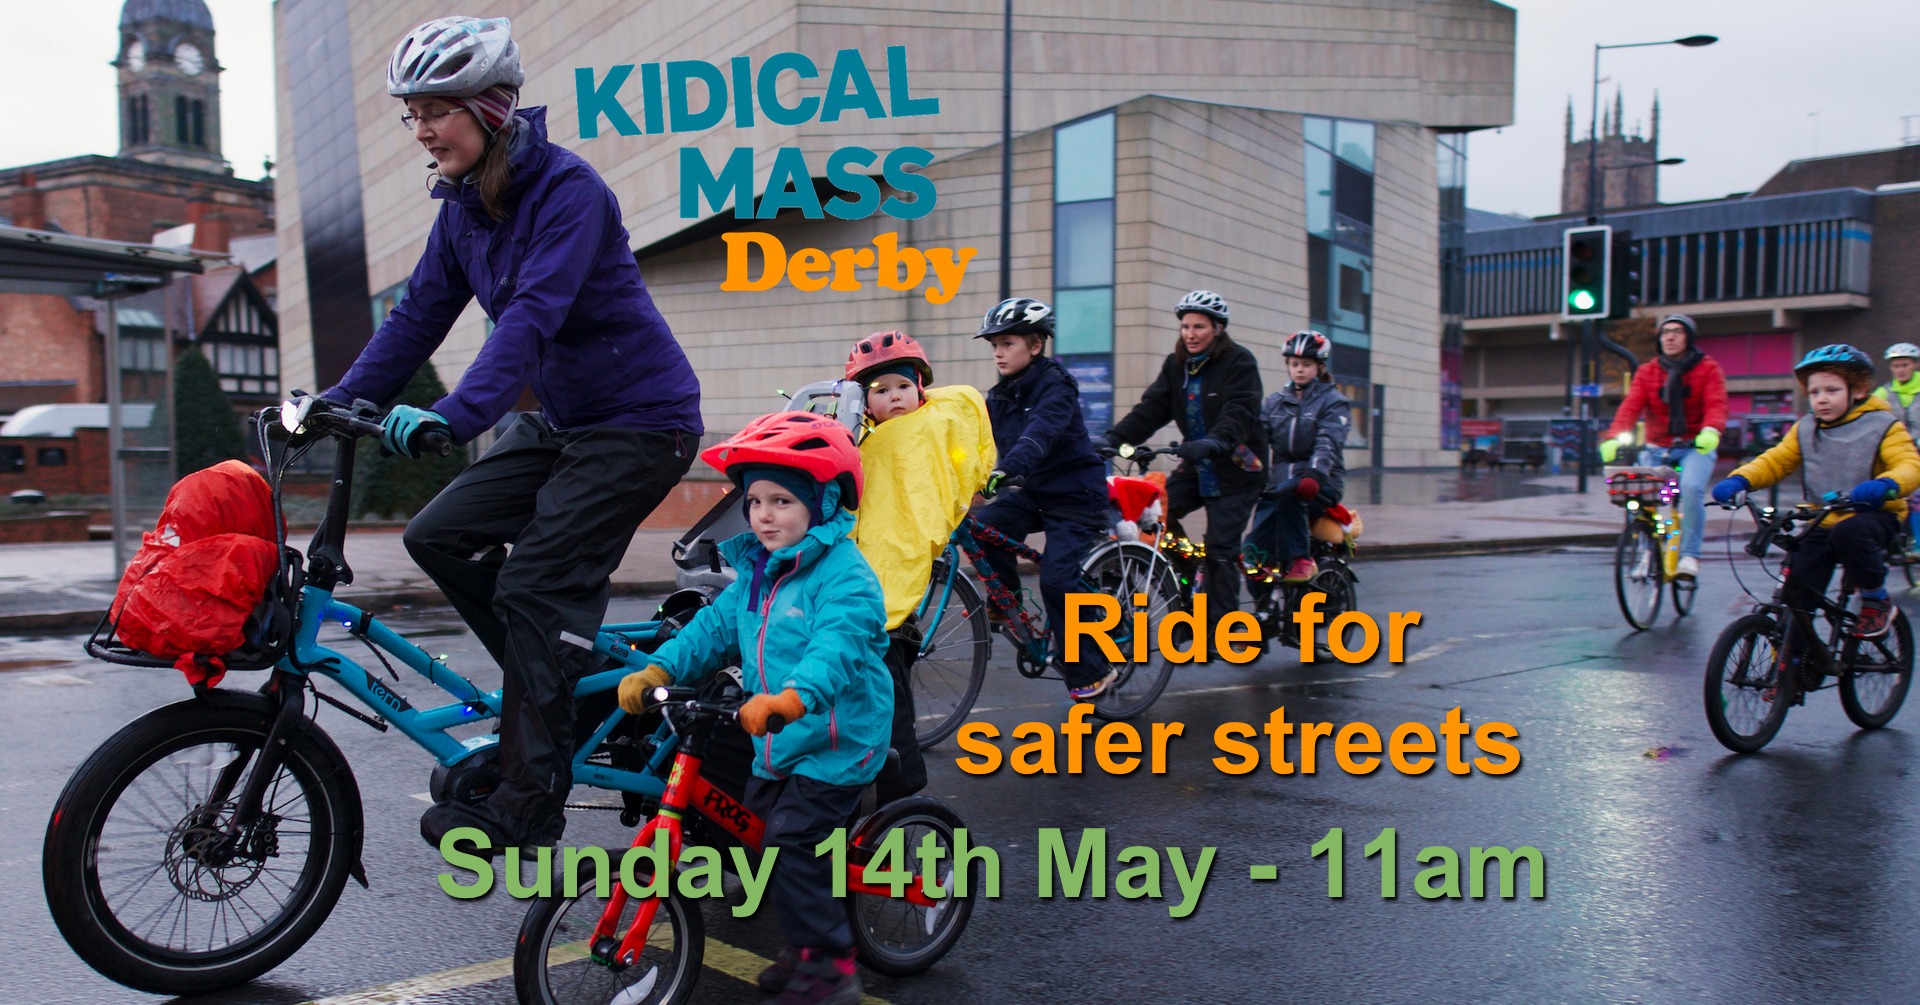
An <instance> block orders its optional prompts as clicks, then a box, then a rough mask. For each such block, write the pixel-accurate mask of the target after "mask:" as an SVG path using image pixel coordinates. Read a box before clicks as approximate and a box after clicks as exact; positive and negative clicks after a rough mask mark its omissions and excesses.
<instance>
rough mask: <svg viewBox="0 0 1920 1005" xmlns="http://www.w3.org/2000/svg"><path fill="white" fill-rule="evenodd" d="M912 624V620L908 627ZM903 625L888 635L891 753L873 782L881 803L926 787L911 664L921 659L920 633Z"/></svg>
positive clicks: (925, 772) (901, 797)
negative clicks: (891, 700) (890, 689)
mask: <svg viewBox="0 0 1920 1005" xmlns="http://www.w3.org/2000/svg"><path fill="white" fill-rule="evenodd" d="M911 624H913V621H912V619H911V618H909V619H908V621H907V625H911ZM907 625H902V626H900V627H899V628H896V629H894V630H893V631H891V632H888V633H887V673H888V675H889V676H891V677H892V678H893V739H892V744H893V752H894V755H895V757H893V758H891V759H889V760H888V761H887V763H886V764H885V765H883V766H882V767H881V768H880V777H879V778H876V779H874V783H873V784H874V797H875V798H876V799H878V800H879V801H880V803H881V804H883V805H884V804H886V803H890V802H893V801H894V800H896V799H905V798H906V797H908V796H910V795H913V794H914V793H916V792H918V791H920V790H921V789H924V788H926V787H927V761H926V758H925V757H924V756H923V755H922V754H921V753H920V741H919V739H918V738H917V737H915V736H914V732H913V728H914V725H915V722H914V719H915V715H914V711H913V665H914V663H916V662H918V661H919V659H920V632H919V631H918V630H917V629H916V630H908V628H907Z"/></svg>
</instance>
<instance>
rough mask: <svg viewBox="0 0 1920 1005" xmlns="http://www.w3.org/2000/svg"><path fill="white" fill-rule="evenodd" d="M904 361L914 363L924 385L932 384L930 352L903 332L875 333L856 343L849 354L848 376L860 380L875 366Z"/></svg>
mask: <svg viewBox="0 0 1920 1005" xmlns="http://www.w3.org/2000/svg"><path fill="white" fill-rule="evenodd" d="M903 361H904V362H907V363H912V364H913V369H914V371H915V372H916V373H918V374H919V375H920V384H921V386H923V387H924V386H926V385H928V384H931V383H933V364H932V363H929V362H927V351H926V350H925V349H922V348H920V343H919V342H917V341H915V340H914V337H913V336H911V335H909V334H907V333H906V332H903V331H885V332H874V333H873V334H871V335H869V336H867V337H866V338H863V339H861V340H860V341H858V342H855V343H854V344H853V351H852V352H849V353H847V379H848V380H858V379H860V375H861V374H863V373H866V372H867V371H869V370H872V369H873V368H874V367H877V366H886V365H887V364H888V363H899V362H903Z"/></svg>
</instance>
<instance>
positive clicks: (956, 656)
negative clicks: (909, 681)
mask: <svg viewBox="0 0 1920 1005" xmlns="http://www.w3.org/2000/svg"><path fill="white" fill-rule="evenodd" d="M947 568H948V566H947V563H946V560H945V559H940V560H937V561H935V562H934V563H933V579H932V581H931V582H929V583H928V584H927V601H926V608H925V610H926V617H927V622H928V623H927V624H926V625H925V626H924V631H925V641H923V642H922V644H921V647H920V649H921V653H920V658H919V659H918V660H916V661H915V662H914V664H913V712H914V727H913V734H914V738H915V739H917V740H919V741H920V747H921V749H922V750H924V749H926V748H928V747H931V746H933V745H934V744H936V743H939V742H940V741H941V740H944V739H946V738H947V737H949V736H952V735H953V732H954V730H957V729H959V728H960V724H961V723H962V722H964V721H965V720H966V718H967V713H968V712H971V711H973V703H974V701H975V700H977V699H978V698H979V697H980V685H981V684H983V683H985V682H986V679H987V660H988V658H989V657H991V656H992V655H993V633H992V630H991V629H990V628H989V627H988V625H987V605H986V604H985V603H983V602H981V600H980V589H979V587H977V586H975V585H974V583H973V580H972V579H970V578H968V577H967V576H965V575H955V576H954V577H953V579H952V589H951V590H949V589H948V588H947V580H948V577H947ZM942 594H945V595H946V602H945V603H944V604H942V603H941V595H942Z"/></svg>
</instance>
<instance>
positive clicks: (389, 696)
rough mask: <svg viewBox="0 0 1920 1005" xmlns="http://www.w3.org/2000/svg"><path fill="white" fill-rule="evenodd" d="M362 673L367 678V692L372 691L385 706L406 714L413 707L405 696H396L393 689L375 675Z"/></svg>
mask: <svg viewBox="0 0 1920 1005" xmlns="http://www.w3.org/2000/svg"><path fill="white" fill-rule="evenodd" d="M360 672H361V673H362V674H364V675H365V676H366V678H367V690H369V691H372V692H373V696H374V697H375V698H378V699H380V701H381V703H382V704H385V705H386V706H387V707H388V708H391V709H393V710H394V711H395V712H405V711H406V710H407V709H410V708H412V707H413V706H412V705H411V704H409V703H408V702H407V699H406V696H405V695H401V694H396V693H395V692H394V691H393V689H391V688H389V687H387V686H386V685H385V684H382V683H380V681H378V680H377V679H375V678H374V676H373V674H371V673H367V671H365V670H362V671H360Z"/></svg>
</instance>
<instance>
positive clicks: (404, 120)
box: [400, 107, 472, 133]
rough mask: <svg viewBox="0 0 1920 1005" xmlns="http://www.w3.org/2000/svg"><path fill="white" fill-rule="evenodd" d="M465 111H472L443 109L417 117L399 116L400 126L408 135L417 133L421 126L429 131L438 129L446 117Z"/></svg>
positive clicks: (467, 109)
mask: <svg viewBox="0 0 1920 1005" xmlns="http://www.w3.org/2000/svg"><path fill="white" fill-rule="evenodd" d="M466 111H472V109H469V108H464V107H462V108H445V109H441V110H440V111H437V112H424V113H422V114H419V115H413V114H407V115H402V116H400V124H401V125H403V126H406V127H407V132H410V133H411V132H417V131H418V130H419V128H420V127H421V126H426V127H428V128H430V129H438V128H440V125H441V123H443V122H445V121H446V119H447V116H449V115H454V114H457V113H460V112H466Z"/></svg>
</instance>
